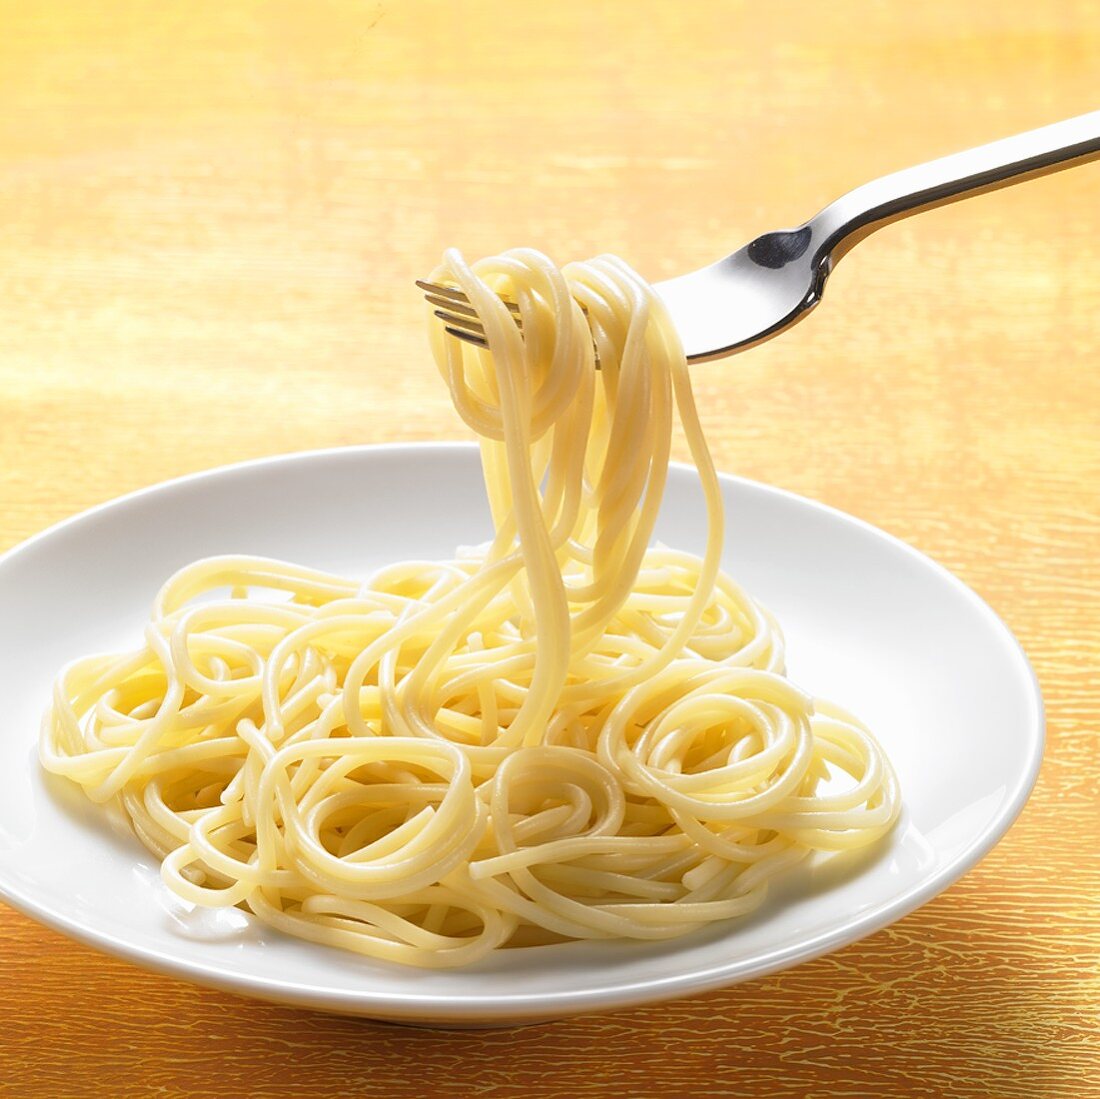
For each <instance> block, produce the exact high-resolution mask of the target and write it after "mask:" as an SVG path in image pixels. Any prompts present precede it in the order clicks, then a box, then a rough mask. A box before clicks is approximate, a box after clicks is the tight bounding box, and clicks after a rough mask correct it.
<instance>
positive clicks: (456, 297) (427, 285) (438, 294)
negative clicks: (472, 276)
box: [416, 279, 519, 316]
mask: <svg viewBox="0 0 1100 1099" xmlns="http://www.w3.org/2000/svg"><path fill="white" fill-rule="evenodd" d="M416 285H417V286H419V287H420V289H421V290H423V291H424V294H425V296H426V297H427V299H428V301H430V302H432V304H433V305H441V304H442V305H446V306H447V308H449V309H453V308H457V307H458V306H460V305H464V306H466V308H467V309H472V308H473V307H472V306H471V305H470V299H469V298H467V297H466V295H465V294H464V293H463V292H462V291H461V290H459V289H458V287H456V286H440V285H439V283H437V282H425V281H424V280H423V279H417V280H416ZM433 298H445V299H446V300H445V301H444V302H436V301H433V300H432V299H433ZM500 300H501V301H502V302H504V304H505V306H506V307H507V309H508V311H509V312H510V313H518V312H519V306H518V305H516V303H515V302H514V301H508V300H507V299H505V298H501V299H500ZM465 311H466V310H465V309H464V310H462V312H465ZM470 315H471V316H477V314H476V313H471V314H470Z"/></svg>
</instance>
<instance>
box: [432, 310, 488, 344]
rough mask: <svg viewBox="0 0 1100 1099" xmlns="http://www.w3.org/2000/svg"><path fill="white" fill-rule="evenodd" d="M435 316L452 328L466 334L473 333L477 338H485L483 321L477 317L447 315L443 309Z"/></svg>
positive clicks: (436, 312) (436, 311) (437, 311)
mask: <svg viewBox="0 0 1100 1099" xmlns="http://www.w3.org/2000/svg"><path fill="white" fill-rule="evenodd" d="M435 315H436V316H437V317H438V318H439V319H440V320H441V321H442V322H443V323H444V324H445V325H448V326H450V327H451V328H461V329H462V330H463V331H464V332H473V333H474V334H475V335H477V336H482V337H484V335H485V329H484V328H482V326H481V321H479V320H478V319H477V318H476V317H460V316H458V315H457V314H455V313H447V312H445V311H444V310H442V309H436V310H435Z"/></svg>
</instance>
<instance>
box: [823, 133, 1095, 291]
mask: <svg viewBox="0 0 1100 1099" xmlns="http://www.w3.org/2000/svg"><path fill="white" fill-rule="evenodd" d="M1097 157H1100V111H1092V112H1091V113H1089V114H1083V115H1080V116H1078V117H1077V118H1068V119H1066V120H1065V121H1064V122H1055V123H1053V124H1052V125H1050V126H1042V127H1040V128H1039V129H1038V130H1028V131H1027V132H1026V133H1022V134H1016V136H1015V137H1006V138H1003V139H1002V140H1000V141H993V142H991V143H990V144H988V145H979V146H978V147H977V148H975V149H967V150H966V151H965V152H961V153H954V154H953V155H951V156H945V157H941V158H940V159H939V160H930V161H928V163H926V164H918V165H916V166H915V167H913V168H905V169H904V170H903V171H900V172H894V173H893V174H891V175H888V176H883V177H882V178H881V179H875V180H872V181H871V182H870V183H865V184H864V185H863V186H862V187H857V188H856V189H855V190H854V191H849V192H848V193H847V194H846V195H843V196H842V197H841V198H838V199H837V200H836V201H835V202H833V203H830V205H828V206H826V207H825V209H824V210H822V211H821V213H819V214H818V215H817V216H816V217H815V218H813V219H812V220H811V221H810V222H808V223H807V227H808V228H810V229H811V230H812V232H811V233H810V234H809V239H810V240H812V241H813V242H814V245H815V260H816V263H815V267H817V268H818V270H820V271H822V273H824V274H827V273H828V271H829V270H830V269H831V267H832V264H833V263H835V262H836V260H838V259H839V258H840V257H841V256H843V255H844V253H845V252H847V251H848V249H849V248H851V247H852V245H854V244H856V243H858V242H859V241H860V240H862V239H863V238H864V237H865V236H867V235H868V234H869V233H871V232H873V231H874V230H875V229H878V228H880V227H881V226H883V225H887V224H889V223H890V222H892V221H897V220H898V219H899V218H903V217H908V216H909V215H910V214H915V213H918V212H919V211H921V210H929V209H932V208H933V207H935V206H944V205H946V204H947V203H949V202H955V201H957V200H958V199H960V198H969V197H970V196H971V195H976V194H981V193H983V192H985V191H992V190H995V189H996V188H998V187H1005V186H1008V185H1009V184H1011V183H1019V182H1020V181H1022V180H1024V179H1031V178H1033V177H1035V176H1040V175H1046V174H1047V173H1049V172H1056V171H1059V170H1060V169H1062V168H1069V167H1071V166H1072V165H1074V164H1081V163H1083V162H1084V161H1086V160H1092V159H1094V158H1097Z"/></svg>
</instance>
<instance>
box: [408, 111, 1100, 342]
mask: <svg viewBox="0 0 1100 1099" xmlns="http://www.w3.org/2000/svg"><path fill="white" fill-rule="evenodd" d="M1097 157H1100V111H1093V112H1091V113H1090V114H1085V115H1080V116H1079V117H1077V118H1070V119H1066V120H1065V121H1064V122H1055V123H1054V124H1053V125H1050V126H1043V127H1042V128H1041V129H1038V130H1029V131H1028V132H1027V133H1022V134H1017V135H1016V136H1015V137H1006V138H1004V139H1003V140H1001V141H994V142H992V143H991V144H989V145H980V146H978V147H977V148H976V149H967V150H966V151H965V152H961V153H954V154H953V155H952V156H945V157H942V158H941V159H939V160H930V161H929V162H928V163H927V164H918V165H917V166H916V167H914V168H906V169H904V170H903V171H900V172H894V173H893V174H892V175H888V176H883V177H882V178H881V179H876V180H873V181H872V182H871V183H865V184H864V185H863V186H862V187H857V188H856V189H855V190H854V191H849V192H848V194H846V195H844V196H843V197H842V198H838V199H837V200H836V201H835V202H833V203H831V204H830V205H828V206H826V207H825V209H824V210H822V211H821V213H819V214H818V215H817V216H816V217H813V218H811V219H810V220H809V221H807V222H805V223H804V224H802V225H800V226H798V227H797V228H796V229H781V230H779V231H778V232H774V233H765V234H764V235H763V236H761V237H757V238H756V239H755V240H753V241H750V242H749V243H748V244H747V245H745V247H744V248H741V249H740V250H739V251H737V252H734V253H733V255H730V256H726V258H725V259H722V260H719V261H718V262H717V263H713V264H711V265H710V266H709V267H704V268H702V270H699V271H693V272H692V273H691V274H689V275H681V276H679V277H678V278H674V279H669V280H668V281H666V282H659V283H657V284H656V286H655V289H656V290H657V292H658V293H659V294H660V295H661V297H662V298H663V299H664V302H665V304H666V305H667V306H668V309H669V313H670V314H671V316H672V320H673V322H674V323H675V325H676V328H677V330H678V331H679V333H680V337H681V339H682V340H683V342H684V350H685V351H686V352H687V357H688V360H689V361H690V362H705V361H707V360H708V359H718V358H721V357H722V356H724V355H732V354H734V353H735V352H737V351H743V350H745V349H746V348H748V347H753V346H754V345H755V344H758V343H762V342H763V341H764V340H768V339H771V337H772V336H775V335H777V334H778V333H780V332H782V331H784V330H785V329H787V328H789V327H790V326H791V325H792V324H794V323H795V322H796V321H799V320H801V319H802V318H803V317H804V316H806V314H807V313H809V312H810V310H811V309H813V307H814V306H815V305H817V303H818V302H819V301H820V300H821V295H822V292H823V290H824V289H825V282H826V280H827V279H828V277H829V274H830V273H831V271H832V269H833V266H834V265H835V264H836V262H837V260H839V259H840V258H841V257H842V256H843V255H844V254H845V253H846V252H847V251H848V250H849V249H850V248H851V247H852V246H853V245H854V244H857V243H858V242H859V241H861V240H862V239H863V238H864V237H866V236H868V235H869V234H870V233H872V232H873V231H874V230H875V229H878V228H879V227H880V226H883V225H887V224H889V223H890V222H892V221H897V220H899V219H900V218H903V217H908V216H909V215H910V214H915V213H918V212H919V211H921V210H929V209H932V208H933V207H935V206H943V205H946V204H947V203H948V202H954V201H956V200H958V199H960V198H969V197H970V196H971V195H977V194H981V193H983V192H985V191H992V190H995V189H996V188H998V187H1004V186H1007V185H1008V184H1010V183H1019V182H1020V181H1021V180H1024V179H1031V178H1033V177H1035V176H1040V175H1046V174H1048V173H1050V172H1055V171H1059V170H1060V169H1062V168H1068V167H1071V166H1072V165H1075V164H1083V163H1084V162H1085V161H1088V160H1093V159H1095V158H1097ZM416 285H417V286H419V287H420V288H421V289H422V290H423V291H425V296H426V297H427V299H428V301H429V302H431V304H432V305H434V306H436V307H437V308H436V310H435V315H436V316H437V317H439V318H440V320H442V321H443V323H444V325H445V326H446V329H447V332H449V333H450V334H451V335H452V336H454V337H456V338H457V339H461V340H466V341H467V342H469V343H473V344H476V345H477V346H479V347H486V346H488V345H487V343H486V340H485V331H484V329H483V328H482V327H481V323H480V321H479V320H478V317H477V313H476V311H475V310H474V309H473V307H472V306H471V305H470V303H469V301H468V300H467V299H466V296H465V295H464V294H463V293H462V292H461V291H460V290H457V289H455V288H454V287H450V286H440V285H438V284H436V283H431V282H423V281H418V282H417V284H416ZM506 304H507V305H508V307H509V309H510V310H511V311H512V313H513V314H514V315H515V317H516V323H517V324H519V325H520V326H521V327H522V322H521V321H520V318H519V308H518V306H516V305H515V303H513V302H508V303H506Z"/></svg>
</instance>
